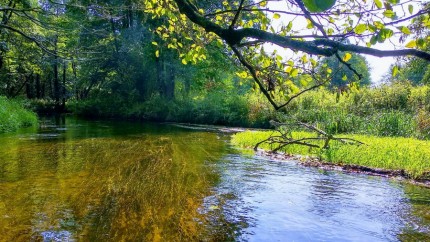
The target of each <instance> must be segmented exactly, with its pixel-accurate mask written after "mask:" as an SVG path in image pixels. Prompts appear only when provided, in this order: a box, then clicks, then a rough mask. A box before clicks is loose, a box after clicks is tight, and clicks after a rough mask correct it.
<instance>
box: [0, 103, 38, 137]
mask: <svg viewBox="0 0 430 242" xmlns="http://www.w3.org/2000/svg"><path fill="white" fill-rule="evenodd" d="M36 124H37V116H36V114H35V113H34V112H32V111H29V110H27V109H26V108H25V107H24V105H23V103H22V102H19V101H17V100H11V99H7V98H6V97H2V96H0V133H5V132H12V131H15V130H17V129H19V128H23V127H29V126H33V125H36Z"/></svg>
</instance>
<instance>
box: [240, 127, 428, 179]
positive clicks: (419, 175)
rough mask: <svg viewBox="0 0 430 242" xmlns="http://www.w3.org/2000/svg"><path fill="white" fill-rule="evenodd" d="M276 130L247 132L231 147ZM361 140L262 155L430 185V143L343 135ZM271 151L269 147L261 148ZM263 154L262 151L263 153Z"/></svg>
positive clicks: (249, 145) (293, 147)
mask: <svg viewBox="0 0 430 242" xmlns="http://www.w3.org/2000/svg"><path fill="white" fill-rule="evenodd" d="M273 133H274V132H273V131H245V132H241V133H237V134H235V135H233V137H232V144H233V145H235V146H238V147H242V148H253V147H254V146H255V144H256V143H258V142H260V141H262V140H264V139H267V138H268V137H269V136H270V135H271V134H273ZM292 135H293V137H294V138H303V137H312V136H315V135H314V134H312V133H308V132H293V134H292ZM340 136H342V137H347V138H353V139H357V140H360V141H362V142H364V143H365V145H361V146H356V145H341V144H339V143H336V142H333V143H332V144H331V147H330V148H328V149H322V150H321V149H315V148H309V147H306V146H300V145H290V146H287V147H285V148H283V149H281V150H280V152H282V153H283V155H274V154H270V152H263V154H264V155H269V156H271V157H272V158H276V159H289V160H290V159H291V158H292V157H293V158H295V159H296V160H297V161H298V162H299V163H301V164H303V165H305V166H317V167H321V168H327V169H342V170H349V171H356V172H361V173H370V174H374V175H383V176H399V177H404V178H407V179H411V180H414V181H416V182H420V183H422V184H429V183H428V181H429V180H430V162H429V160H430V141H425V140H418V139H413V138H399V137H375V136H364V135H340ZM260 148H262V149H263V150H264V151H270V150H271V148H273V147H270V145H269V144H262V145H261V146H260ZM260 154H261V152H260Z"/></svg>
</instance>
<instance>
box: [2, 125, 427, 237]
mask: <svg viewBox="0 0 430 242" xmlns="http://www.w3.org/2000/svg"><path fill="white" fill-rule="evenodd" d="M234 240H237V241H430V190H429V189H424V188H420V187H417V186H412V185H407V184H403V183H400V182H397V181H393V180H389V179H384V178H379V177H369V176H364V175H354V174H345V173H341V172H335V171H329V172H327V171H322V170H319V169H315V168H304V167H301V166H298V165H295V164H294V163H293V162H276V161H271V160H267V159H263V158H259V157H256V156H253V155H247V154H244V153H243V151H240V150H236V149H234V148H233V147H231V146H230V145H229V136H228V135H226V134H220V133H216V132H206V131H196V130H187V129H184V128H179V127H175V126H171V125H156V124H142V123H125V122H95V121H83V120H78V119H74V118H57V119H47V120H45V121H43V122H42V124H41V127H40V128H38V129H29V130H25V131H21V132H19V133H14V134H3V135H0V241H234Z"/></svg>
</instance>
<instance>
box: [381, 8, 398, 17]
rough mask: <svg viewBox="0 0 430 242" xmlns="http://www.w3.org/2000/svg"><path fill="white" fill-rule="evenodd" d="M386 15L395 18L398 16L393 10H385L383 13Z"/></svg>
mask: <svg viewBox="0 0 430 242" xmlns="http://www.w3.org/2000/svg"><path fill="white" fill-rule="evenodd" d="M382 14H383V15H384V16H385V17H387V18H391V19H393V18H394V17H395V16H396V13H395V12H394V11H393V10H385V11H384V12H383V13H382Z"/></svg>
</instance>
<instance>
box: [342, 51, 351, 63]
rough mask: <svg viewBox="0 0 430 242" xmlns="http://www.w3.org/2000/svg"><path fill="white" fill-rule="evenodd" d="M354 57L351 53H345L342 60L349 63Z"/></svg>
mask: <svg viewBox="0 0 430 242" xmlns="http://www.w3.org/2000/svg"><path fill="white" fill-rule="evenodd" d="M351 57H352V55H351V54H350V53H345V55H344V56H343V58H342V60H343V61H345V62H348V61H349V60H350V59H351Z"/></svg>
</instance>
